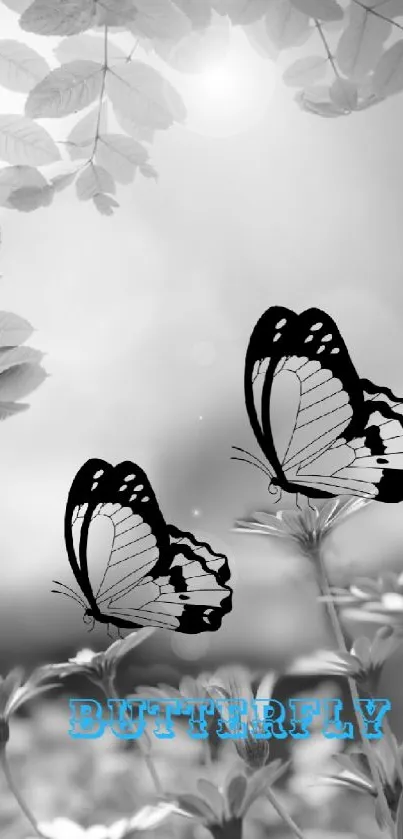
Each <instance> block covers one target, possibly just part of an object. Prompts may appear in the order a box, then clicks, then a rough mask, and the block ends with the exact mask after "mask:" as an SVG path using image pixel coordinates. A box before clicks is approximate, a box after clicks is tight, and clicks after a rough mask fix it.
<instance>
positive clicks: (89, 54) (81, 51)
mask: <svg viewBox="0 0 403 839" xmlns="http://www.w3.org/2000/svg"><path fill="white" fill-rule="evenodd" d="M54 53H55V56H56V58H57V60H58V61H59V62H60V64H64V63H65V62H68V61H76V60H77V59H85V60H87V61H97V62H99V63H100V64H103V61H104V56H105V40H104V38H103V37H100V36H98V35H87V34H85V35H75V36H73V37H71V38H65V39H64V41H61V42H60V44H58V46H57V47H56V49H55V50H54ZM125 57H126V53H124V52H123V50H122V49H121V48H120V47H118V45H117V44H115V43H114V42H113V41H112V40H111V38H108V62H110V61H111V60H114V59H119V58H121V59H123V58H125Z"/></svg>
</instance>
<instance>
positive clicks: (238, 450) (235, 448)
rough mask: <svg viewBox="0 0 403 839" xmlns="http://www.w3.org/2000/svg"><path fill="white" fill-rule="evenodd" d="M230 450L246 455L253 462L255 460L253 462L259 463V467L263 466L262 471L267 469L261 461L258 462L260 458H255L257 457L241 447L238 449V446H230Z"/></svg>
mask: <svg viewBox="0 0 403 839" xmlns="http://www.w3.org/2000/svg"><path fill="white" fill-rule="evenodd" d="M231 448H232V449H234V450H235V451H237V452H241V453H242V454H247V455H248V457H251V458H253V460H255V461H256V463H259V464H260V466H263V468H264V469H267V468H268V467H267V464H266V463H265V462H264V461H263V460H260V458H259V457H257V455H255V454H252V452H248V451H247V450H246V449H241V447H240V446H231Z"/></svg>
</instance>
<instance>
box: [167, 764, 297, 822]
mask: <svg viewBox="0 0 403 839" xmlns="http://www.w3.org/2000/svg"><path fill="white" fill-rule="evenodd" d="M283 771H284V770H283V767H281V761H280V760H276V761H273V762H272V763H271V764H269V765H268V766H264V767H262V768H261V769H259V770H257V771H256V772H254V773H253V775H251V776H250V777H249V778H248V777H246V775H245V774H244V773H243V772H242V770H240V769H239V768H238V767H237V766H235V767H233V768H232V769H231V770H230V772H229V774H228V775H227V777H226V778H225V781H224V785H223V786H222V787H216V786H215V785H214V784H212V783H211V782H210V781H208V780H206V779H204V778H202V779H200V780H199V782H198V785H197V788H198V793H199V794H194V793H184V794H183V795H179V796H177V798H176V801H177V804H178V806H179V807H180V808H182V809H183V810H184V811H186V812H187V814H188V815H189V816H193V817H194V818H195V819H198V820H200V821H201V822H202V823H203V824H204V825H205V827H208V829H209V831H210V832H211V834H212V835H213V836H214V839H241V837H242V825H243V820H244V818H245V817H246V815H247V813H248V811H249V809H250V808H251V806H252V804H254V803H255V801H257V799H258V798H261V797H262V796H264V795H265V794H266V792H267V789H268V787H271V786H272V785H273V784H274V783H275V782H276V781H277V779H278V778H279V777H280V775H281V774H282V773H283Z"/></svg>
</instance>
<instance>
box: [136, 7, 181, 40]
mask: <svg viewBox="0 0 403 839" xmlns="http://www.w3.org/2000/svg"><path fill="white" fill-rule="evenodd" d="M136 9H137V15H136V18H135V20H134V23H132V24H131V25H130V27H129V29H130V30H131V32H133V33H134V34H135V35H138V34H139V33H140V34H141V35H144V36H145V37H146V38H151V39H152V38H161V39H162V40H172V41H180V39H181V38H183V37H184V36H185V35H187V34H188V33H189V32H190V31H191V25H190V21H189V18H188V17H186V15H184V14H183V12H182V11H181V10H180V9H178V7H177V6H174V5H173V3H171V0H136Z"/></svg>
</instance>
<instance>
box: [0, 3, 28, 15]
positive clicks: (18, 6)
mask: <svg viewBox="0 0 403 839" xmlns="http://www.w3.org/2000/svg"><path fill="white" fill-rule="evenodd" d="M3 3H4V5H5V6H7V8H8V9H11V11H12V12H18V14H19V15H22V13H23V12H25V9H27V8H28V6H30V5H31V3H32V0H3Z"/></svg>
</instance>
